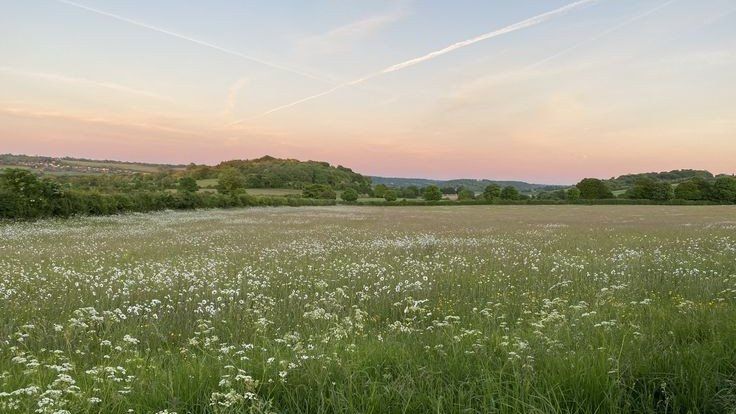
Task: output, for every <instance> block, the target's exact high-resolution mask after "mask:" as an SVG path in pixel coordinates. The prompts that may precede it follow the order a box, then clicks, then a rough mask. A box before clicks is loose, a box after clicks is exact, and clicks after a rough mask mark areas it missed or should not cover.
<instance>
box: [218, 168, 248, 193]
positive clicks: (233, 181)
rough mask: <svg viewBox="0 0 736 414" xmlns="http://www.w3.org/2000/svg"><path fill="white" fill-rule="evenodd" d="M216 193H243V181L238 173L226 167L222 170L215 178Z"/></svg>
mask: <svg viewBox="0 0 736 414" xmlns="http://www.w3.org/2000/svg"><path fill="white" fill-rule="evenodd" d="M217 191H218V192H220V193H222V194H239V193H243V192H245V179H244V178H243V175H242V174H241V173H240V171H238V170H236V169H235V168H232V167H228V168H224V169H222V171H220V174H219V175H218V177H217Z"/></svg>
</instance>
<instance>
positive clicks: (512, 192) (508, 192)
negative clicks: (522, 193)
mask: <svg viewBox="0 0 736 414" xmlns="http://www.w3.org/2000/svg"><path fill="white" fill-rule="evenodd" d="M519 198H520V197H519V190H517V189H516V187H513V186H510V185H509V186H506V187H504V188H503V190H501V199H502V200H518V199H519Z"/></svg>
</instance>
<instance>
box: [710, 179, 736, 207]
mask: <svg viewBox="0 0 736 414" xmlns="http://www.w3.org/2000/svg"><path fill="white" fill-rule="evenodd" d="M711 199H712V200H713V201H719V202H727V203H736V177H731V176H726V175H724V176H721V177H718V178H716V180H715V181H714V182H713V190H712V193H711Z"/></svg>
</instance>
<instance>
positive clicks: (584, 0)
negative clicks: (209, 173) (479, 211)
mask: <svg viewBox="0 0 736 414" xmlns="http://www.w3.org/2000/svg"><path fill="white" fill-rule="evenodd" d="M60 1H61V0H60ZM64 1H66V0H64ZM598 1H600V0H580V1H576V2H574V3H570V4H568V5H566V6H562V7H560V8H558V9H555V10H552V11H549V12H546V13H542V14H540V15H537V16H534V17H530V18H528V19H526V20H522V21H520V22H518V23H514V24H512V25H509V26H506V27H504V28H501V29H498V30H494V31H492V32H488V33H485V34H482V35H480V36H476V37H474V38H471V39H468V40H463V41H462V42H457V43H453V44H451V45H450V46H447V47H445V48H442V49H439V50H436V51H434V52H430V53H427V54H426V55H423V56H419V57H417V58H414V59H409V60H407V61H404V62H401V63H397V64H395V65H391V66H389V67H387V68H385V69H383V70H381V71H378V72H375V73H373V74H370V75H366V76H363V77H362V78H358V79H355V80H352V81H350V82H345V83H341V84H339V85H337V86H333V87H332V88H330V89H328V90H326V91H324V92H320V93H318V94H316V95H311V96H307V97H305V98H301V99H299V100H297V101H294V102H291V103H288V104H285V105H281V106H277V107H276V108H273V109H269V110H268V111H266V112H264V113H262V114H260V115H258V116H255V117H253V118H247V119H241V120H239V121H235V122H233V123H231V124H230V125H237V124H240V123H243V122H245V121H247V120H249V119H255V118H261V117H264V116H267V115H269V114H272V113H274V112H278V111H282V110H284V109H288V108H291V107H293V106H296V105H299V104H302V103H304V102H308V101H311V100H314V99H317V98H321V97H323V96H325V95H329V94H331V93H333V92H335V91H337V90H340V89H343V88H346V87H349V86H354V85H358V84H361V83H363V82H366V81H368V80H370V79H373V78H376V77H379V76H382V75H385V74H388V73H392V72H397V71H400V70H402V69H406V68H408V67H411V66H414V65H418V64H420V63H423V62H426V61H428V60H432V59H435V58H437V57H440V56H442V55H445V54H447V53H450V52H453V51H455V50H457V49H461V48H464V47H467V46H470V45H473V44H476V43H478V42H482V41H484V40H488V39H492V38H494V37H498V36H503V35H505V34H508V33H511V32H515V31H517V30H522V29H526V28H529V27H533V26H536V25H539V24H541V23H544V22H546V21H548V20H550V19H552V18H555V17H557V16H560V15H563V14H565V13H567V12H570V11H572V10H575V9H577V8H579V7H581V6H584V5H587V4H591V3H595V2H598Z"/></svg>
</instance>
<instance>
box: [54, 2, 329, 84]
mask: <svg viewBox="0 0 736 414" xmlns="http://www.w3.org/2000/svg"><path fill="white" fill-rule="evenodd" d="M56 1H58V2H59V3H63V4H66V5H69V6H73V7H76V8H79V9H82V10H86V11H89V12H92V13H97V14H100V15H102V16H107V17H111V18H113V19H115V20H119V21H121V22H125V23H129V24H132V25H134V26H138V27H143V28H145V29H148V30H153V31H154V32H159V33H163V34H166V35H169V36H172V37H176V38H178V39H182V40H186V41H188V42H192V43H195V44H198V45H200V46H204V47H208V48H210V49H214V50H218V51H220V52H223V53H226V54H228V55H232V56H237V57H240V58H243V59H246V60H250V61H251V62H255V63H258V64H261V65H264V66H268V67H270V68H273V69H279V70H283V71H286V72H290V73H293V74H296V75H300V76H304V77H306V78H310V79H314V80H318V81H321V82H327V80H326V79H323V78H320V77H318V76H315V75H312V74H310V73H307V72H303V71H300V70H298V69H292V68H289V67H286V66H282V65H279V64H277V63H273V62H268V61H265V60H263V59H258V58H255V57H253V56H249V55H246V54H243V53H240V52H238V51H236V50H232V49H227V48H224V47H222V46H218V45H216V44H213V43H209V42H205V41H203V40H199V39H195V38H193V37H189V36H186V35H183V34H179V33H176V32H172V31H170V30H166V29H162V28H160V27H156V26H151V25H149V24H146V23H141V22H139V21H136V20H133V19H129V18H127V17H123V16H119V15H117V14H113V13H109V12H106V11H104V10H100V9H95V8H93V7H89V6H85V5H83V4H79V3H76V2H73V1H70V0H56Z"/></svg>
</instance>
